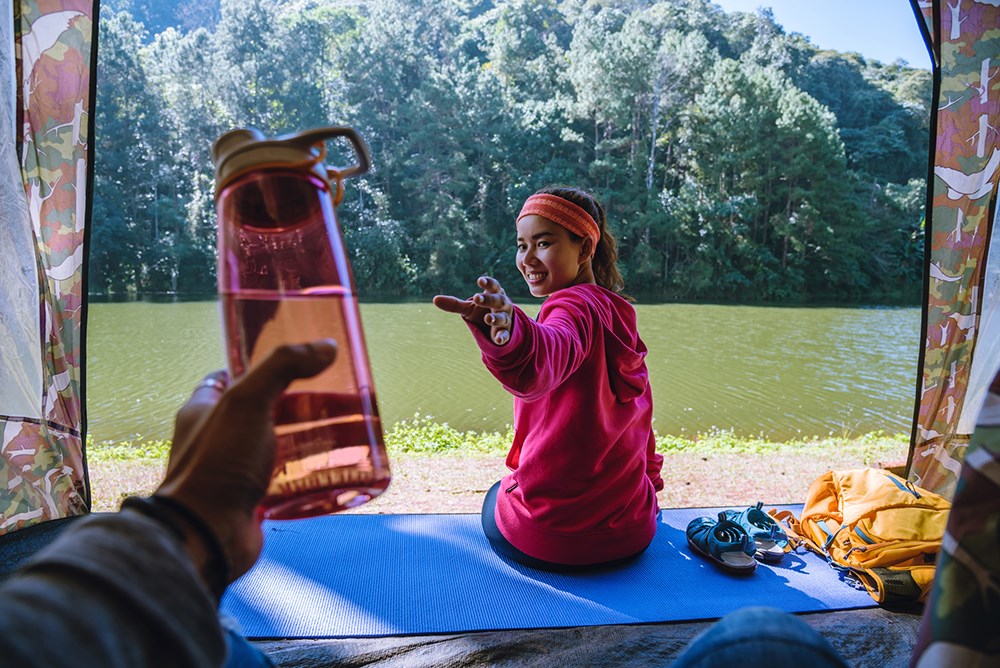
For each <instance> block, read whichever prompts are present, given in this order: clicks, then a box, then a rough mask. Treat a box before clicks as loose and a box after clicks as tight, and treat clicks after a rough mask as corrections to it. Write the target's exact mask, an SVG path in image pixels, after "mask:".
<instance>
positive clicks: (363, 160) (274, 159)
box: [212, 126, 371, 196]
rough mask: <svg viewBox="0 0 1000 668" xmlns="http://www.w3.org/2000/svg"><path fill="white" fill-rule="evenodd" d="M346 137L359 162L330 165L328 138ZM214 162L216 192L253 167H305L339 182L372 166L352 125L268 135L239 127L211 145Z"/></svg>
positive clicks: (362, 142)
mask: <svg viewBox="0 0 1000 668" xmlns="http://www.w3.org/2000/svg"><path fill="white" fill-rule="evenodd" d="M335 137H346V138H347V139H348V140H350V142H351V145H352V146H353V147H354V151H355V154H356V156H357V159H358V163H357V164H355V165H351V166H349V167H328V166H327V165H325V164H323V159H324V158H325V157H326V141H327V140H328V139H333V138H335ZM212 161H213V162H214V163H215V192H216V196H218V193H219V192H220V191H221V190H222V188H223V186H225V184H226V183H228V182H229V181H231V180H232V179H234V178H236V177H237V176H239V175H241V174H244V173H246V172H248V171H250V170H253V169H261V168H266V167H286V168H292V169H306V170H309V171H312V172H314V173H315V174H317V175H318V176H320V177H322V178H324V179H327V180H335V181H337V183H338V189H339V182H340V181H341V180H342V179H345V178H347V177H349V176H356V175H358V174H364V173H365V172H367V171H368V169H369V168H370V167H371V158H370V156H369V153H368V146H367V145H366V144H365V142H364V140H363V139H361V136H360V135H359V134H358V133H357V132H356V131H355V130H354V129H353V128H349V127H343V126H333V127H325V128H315V129H312V130H304V131H302V132H295V133H292V134H287V135H282V136H280V137H274V138H272V139H268V138H267V137H265V136H264V134H263V133H261V132H260V130H256V129H254V128H240V129H237V130H231V131H229V132H227V133H226V134H224V135H222V136H221V137H219V138H218V139H217V140H216V141H215V144H213V145H212Z"/></svg>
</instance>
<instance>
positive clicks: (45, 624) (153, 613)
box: [0, 510, 226, 668]
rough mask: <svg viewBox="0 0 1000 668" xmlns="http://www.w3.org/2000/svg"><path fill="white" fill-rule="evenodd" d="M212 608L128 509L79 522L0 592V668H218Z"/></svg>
mask: <svg viewBox="0 0 1000 668" xmlns="http://www.w3.org/2000/svg"><path fill="white" fill-rule="evenodd" d="M225 656H226V646H225V640H224V636H223V631H222V628H221V627H220V625H219V622H218V617H217V613H216V608H215V603H214V601H213V600H212V598H211V595H210V594H209V592H208V590H207V589H206V588H205V586H204V585H203V584H201V580H200V579H199V578H198V575H197V573H196V572H195V569H194V565H193V564H192V563H191V559H190V557H189V556H188V555H187V552H186V551H185V549H184V546H183V545H182V544H181V542H180V541H179V540H177V539H176V538H175V537H174V536H173V535H172V534H170V533H169V532H168V531H167V530H166V529H165V528H164V527H163V526H162V525H161V524H160V523H159V522H156V521H155V520H152V519H149V518H147V517H145V516H143V515H140V514H139V513H136V512H134V511H128V510H123V511H121V512H119V513H112V514H98V515H92V516H90V517H87V518H84V519H81V520H78V521H77V522H76V523H75V524H74V526H73V527H71V528H70V529H69V530H67V531H66V533H65V534H63V535H62V536H60V538H59V539H58V540H57V541H55V542H54V543H53V544H52V545H50V546H49V547H48V548H46V549H45V550H44V551H42V552H40V553H39V554H38V555H37V556H36V557H34V558H33V559H32V561H30V562H29V563H28V564H27V565H25V567H24V568H23V569H22V570H21V571H20V572H19V573H17V574H15V575H14V576H12V577H11V579H10V580H8V581H7V582H6V583H4V585H3V587H2V588H0V657H2V658H0V663H2V664H3V665H12V666H14V665H16V666H46V667H47V668H50V667H54V666H108V667H110V668H114V667H116V666H121V667H123V668H124V667H126V666H192V667H198V666H219V665H221V664H222V661H223V660H224V659H225Z"/></svg>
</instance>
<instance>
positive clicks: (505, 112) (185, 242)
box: [89, 0, 931, 302]
mask: <svg viewBox="0 0 1000 668" xmlns="http://www.w3.org/2000/svg"><path fill="white" fill-rule="evenodd" d="M153 6H155V7H158V8H159V9H158V10H157V11H158V12H159V14H158V15H157V16H156V17H154V18H155V20H151V19H150V17H151V13H150V12H151V10H150V9H149V8H150V7H153ZM164 7H168V8H173V9H175V10H177V16H180V15H181V14H182V15H183V20H170V17H167V18H166V19H164V17H163V15H162V14H163V12H164V11H165V10H164ZM143 16H145V17H146V18H147V20H149V22H150V26H149V28H147V26H146V25H144V24H143V23H141V22H140V20H139V19H140V18H142V17H143ZM137 17H139V18H137ZM174 18H176V16H175V17H174ZM97 86H98V96H97V102H96V119H95V123H96V132H95V147H96V162H95V188H94V201H93V219H92V228H91V237H90V242H91V245H90V264H89V289H90V290H91V292H94V293H123V292H133V293H155V292H177V293H208V292H212V291H214V285H215V212H214V202H213V194H214V193H213V171H212V164H211V159H210V149H211V144H212V142H213V141H214V140H215V138H216V137H218V136H219V135H221V134H222V133H224V132H226V131H228V130H230V129H232V128H234V127H247V126H251V127H256V128H258V129H260V130H261V131H263V132H264V133H265V134H267V135H277V134H282V133H286V132H291V131H295V130H300V129H305V128H309V127H317V126H322V125H350V126H353V127H355V128H356V129H357V130H358V131H359V132H360V133H361V134H362V136H363V137H364V138H365V139H366V140H367V142H368V144H369V145H370V147H371V152H372V157H373V163H374V167H373V169H372V170H371V172H370V173H368V174H367V175H365V176H364V177H362V178H358V179H351V180H349V181H348V182H346V183H345V186H346V195H345V199H344V202H343V204H342V205H341V207H340V210H339V216H340V221H341V225H342V226H343V228H344V233H345V237H346V241H347V244H348V247H349V249H350V252H351V257H352V263H353V267H354V272H355V278H356V281H357V284H358V288H359V292H360V293H361V295H362V296H363V297H392V298H405V297H408V296H425V295H428V294H433V293H437V292H450V293H454V294H466V293H470V292H471V291H472V289H473V283H474V281H475V278H476V277H477V276H479V275H481V274H482V273H490V274H492V275H494V276H496V277H497V278H498V279H500V280H501V282H503V283H504V284H505V285H507V286H508V287H510V288H511V290H512V291H513V292H515V293H517V292H518V290H519V289H520V284H521V280H520V278H519V277H518V276H517V273H516V270H515V269H514V266H513V264H514V263H513V252H514V239H513V237H514V235H513V219H514V216H515V215H516V213H517V210H518V209H519V207H520V204H521V203H522V201H523V200H524V198H525V197H526V196H527V195H529V194H531V193H532V192H534V191H535V190H536V189H537V188H539V187H542V186H544V185H550V184H572V185H579V186H581V187H584V188H586V189H588V190H590V191H592V192H593V193H594V194H595V195H596V196H597V197H598V198H599V199H600V200H601V201H602V203H603V204H604V206H605V208H606V210H607V213H608V220H609V224H610V225H611V227H612V229H613V230H614V232H615V233H616V235H617V237H618V239H619V250H620V261H621V267H622V270H623V274H624V276H625V281H626V288H627V291H628V292H629V293H630V294H633V295H636V296H640V297H643V298H647V299H671V300H673V299H676V300H698V299H711V300H732V301H749V302H752V301H771V302H802V301H810V300H837V301H849V300H860V299H864V300H869V301H894V302H896V301H901V300H912V299H915V298H916V297H917V296H918V295H919V292H920V284H921V276H922V270H923V268H922V259H923V243H924V242H923V234H924V230H923V204H924V189H925V175H926V171H927V153H928V139H929V137H928V118H929V113H930V112H929V101H930V95H931V75H930V72H928V71H925V70H920V69H914V68H910V67H908V66H906V64H905V63H903V62H897V63H893V64H888V65H886V64H882V63H879V62H873V61H867V60H865V59H864V58H863V57H862V56H860V55H858V54H850V53H848V54H844V53H837V52H832V51H824V50H820V49H818V48H817V47H816V46H814V45H813V44H811V43H810V42H809V41H808V39H807V38H805V37H803V36H801V35H798V34H795V33H793V34H787V33H786V32H785V31H784V29H783V28H782V27H781V26H780V25H778V24H777V23H776V22H775V20H774V18H773V16H772V15H771V14H770V13H769V12H768V11H758V12H757V13H755V14H747V13H733V14H726V13H725V12H724V11H723V10H722V9H721V8H719V7H718V6H717V5H714V4H713V3H711V2H709V1H708V0H661V1H659V2H650V1H642V0H617V1H615V0H359V1H348V0H221V2H203V3H195V2H187V1H182V0H177V1H175V2H164V1H162V0H161V2H159V3H158V4H157V3H150V2H148V1H147V2H141V1H140V0H117V1H115V0H106V1H105V2H103V3H102V10H101V16H100V32H99V51H98V83H97ZM340 149H341V147H339V146H337V145H331V146H330V150H331V154H332V157H331V158H330V160H329V161H330V162H331V164H336V163H337V161H338V159H340V160H341V162H348V161H349V157H348V156H349V152H347V151H346V150H345V151H344V152H343V154H341V155H337V151H338V150H340Z"/></svg>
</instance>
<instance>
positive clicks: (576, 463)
mask: <svg viewBox="0 0 1000 668" xmlns="http://www.w3.org/2000/svg"><path fill="white" fill-rule="evenodd" d="M470 329H471V330H472V332H473V334H474V336H475V338H476V342H477V343H478V345H479V349H480V351H482V355H483V362H484V363H485V364H486V367H487V368H488V369H489V370H490V371H491V372H492V373H493V375H494V376H496V378H497V379H498V380H499V381H500V382H501V383H503V386H504V387H505V388H506V389H507V391H509V392H510V393H511V394H513V395H514V443H513V445H512V446H511V449H510V453H509V454H508V455H507V466H508V467H509V468H510V469H511V471H512V473H510V474H509V475H508V476H507V477H505V478H504V479H503V481H502V482H501V484H500V490H499V493H498V494H497V506H496V521H497V526H498V527H499V529H500V531H501V533H503V535H504V536H505V537H506V538H507V540H509V541H510V542H511V544H512V545H514V546H515V547H517V548H518V549H519V550H521V551H522V552H524V553H525V554H528V555H530V556H532V557H535V558H537V559H542V560H545V561H550V562H553V563H561V564H592V563H601V562H605V561H611V560H614V559H619V558H622V557H627V556H629V555H632V554H635V553H637V552H639V551H640V550H642V549H644V548H645V547H646V546H647V545H648V544H649V542H650V541H651V540H652V539H653V534H654V533H655V532H656V522H657V513H658V512H659V508H658V506H657V503H656V491H657V490H660V489H662V488H663V481H662V479H661V478H660V467H661V465H662V463H663V457H662V456H661V455H658V454H657V453H656V451H655V442H654V439H653V430H652V416H653V400H652V393H651V391H650V387H649V379H648V374H647V371H646V363H645V361H644V358H645V356H646V346H645V344H643V342H642V340H641V339H640V338H639V334H638V332H637V331H636V324H635V310H634V309H633V308H632V306H631V305H630V304H629V303H628V302H627V301H625V300H624V299H622V298H621V297H619V296H618V295H616V294H615V293H613V292H611V291H609V290H605V289H604V288H602V287H599V286H596V285H576V286H572V287H569V288H565V289H563V290H559V291H558V292H555V293H553V294H552V295H551V296H550V297H549V298H548V299H547V300H546V301H545V303H544V304H543V305H542V309H541V312H540V313H539V315H538V320H537V322H536V321H534V320H532V319H531V318H530V317H528V316H527V315H526V314H525V313H524V312H523V311H522V310H521V309H519V308H517V307H516V306H515V307H514V316H513V327H512V329H511V337H510V341H509V342H508V343H507V345H505V346H497V345H495V344H494V343H493V342H492V341H491V340H490V338H489V337H488V336H487V335H485V334H483V333H482V332H481V331H480V330H479V329H478V328H477V327H476V326H474V325H470Z"/></svg>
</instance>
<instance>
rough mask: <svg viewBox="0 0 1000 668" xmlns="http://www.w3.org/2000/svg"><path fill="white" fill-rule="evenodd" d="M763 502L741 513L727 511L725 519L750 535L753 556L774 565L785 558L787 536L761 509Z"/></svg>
mask: <svg viewBox="0 0 1000 668" xmlns="http://www.w3.org/2000/svg"><path fill="white" fill-rule="evenodd" d="M763 507H764V502H763V501H758V502H757V505H756V506H750V507H749V508H747V509H745V510H743V511H742V512H741V511H738V510H727V511H726V512H725V515H726V519H728V520H730V521H731V522H735V523H736V524H739V525H740V526H741V527H742V528H743V530H744V531H746V532H747V533H748V534H750V537H751V538H752V539H753V542H754V546H755V548H756V550H755V553H754V556H755V557H757V558H758V559H761V560H762V561H765V562H767V563H769V564H776V563H778V562H779V561H781V559H782V558H783V557H784V556H785V551H786V550H785V548H786V546H787V545H788V534H786V533H785V530H784V529H782V528H781V525H780V524H778V522H777V521H775V519H774V518H773V517H771V516H770V515H768V514H767V513H765V512H764V511H763V510H762V508H763Z"/></svg>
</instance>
